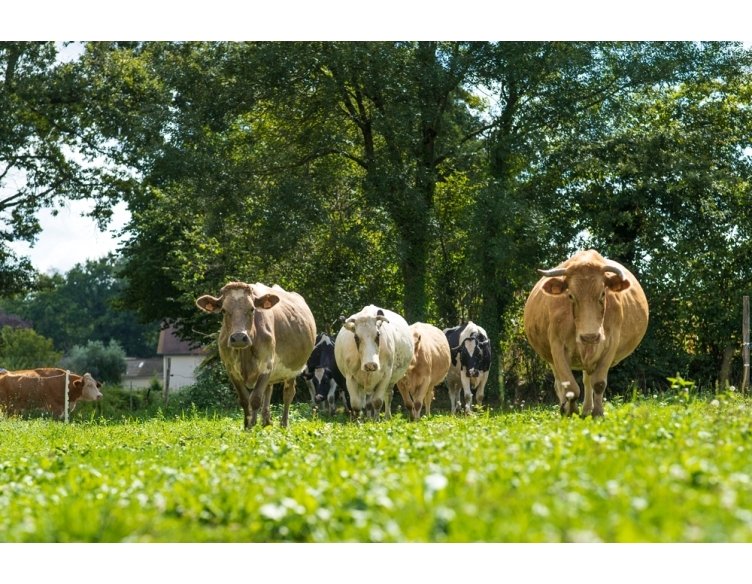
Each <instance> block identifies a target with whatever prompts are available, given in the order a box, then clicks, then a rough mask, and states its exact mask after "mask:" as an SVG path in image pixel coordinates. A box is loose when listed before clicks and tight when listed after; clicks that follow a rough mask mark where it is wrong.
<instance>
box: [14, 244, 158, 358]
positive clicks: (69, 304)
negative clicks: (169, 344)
mask: <svg viewBox="0 0 752 584" xmlns="http://www.w3.org/2000/svg"><path fill="white" fill-rule="evenodd" d="M119 267H120V262H119V261H118V259H117V258H116V257H115V256H114V255H113V254H110V255H108V256H106V257H103V258H100V259H98V260H87V261H86V262H85V263H83V264H76V265H75V266H74V267H73V268H71V269H70V270H69V271H68V272H67V273H65V274H59V273H54V274H51V275H45V274H40V275H39V276H38V278H37V282H36V285H35V287H34V289H32V290H30V291H28V292H27V293H25V294H23V295H19V296H18V297H16V298H13V299H7V300H4V301H2V303H0V305H2V306H3V307H4V308H5V309H6V310H7V311H9V312H12V313H14V314H18V315H21V316H23V317H24V318H26V319H28V320H30V321H31V322H32V323H34V327H35V328H36V329H37V330H38V331H39V332H40V333H41V334H43V335H45V336H47V337H49V338H50V339H52V340H53V341H54V343H55V346H56V347H57V348H58V349H59V350H62V351H68V350H70V349H71V348H72V347H73V346H74V345H81V344H83V343H84V342H86V341H90V340H92V341H102V342H103V343H108V342H110V340H111V339H114V340H116V341H117V342H118V343H120V345H121V346H122V347H123V348H124V349H125V351H126V354H128V355H129V356H136V357H150V356H153V355H155V354H156V350H157V338H158V334H159V324H158V323H157V322H151V323H147V324H144V323H141V322H139V319H138V317H137V315H136V314H135V313H134V312H133V311H129V310H124V309H122V308H121V307H120V305H119V303H120V294H121V292H122V290H123V288H124V287H125V282H124V280H123V279H122V277H121V276H120V274H119V273H118V269H119Z"/></svg>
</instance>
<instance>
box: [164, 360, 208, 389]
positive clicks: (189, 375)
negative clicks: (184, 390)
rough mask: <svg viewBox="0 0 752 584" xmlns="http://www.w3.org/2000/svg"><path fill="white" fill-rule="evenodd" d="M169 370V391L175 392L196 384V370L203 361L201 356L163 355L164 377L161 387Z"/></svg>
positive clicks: (165, 381)
mask: <svg viewBox="0 0 752 584" xmlns="http://www.w3.org/2000/svg"><path fill="white" fill-rule="evenodd" d="M168 360H169V370H170V391H175V390H176V389H180V388H181V387H185V386H186V385H193V384H194V383H196V368H197V367H198V366H199V365H200V364H201V361H203V360H204V357H203V355H165V356H164V369H163V371H164V377H163V379H162V387H165V386H166V383H167V377H166V376H167V370H168Z"/></svg>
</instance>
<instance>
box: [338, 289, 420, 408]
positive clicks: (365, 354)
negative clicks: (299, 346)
mask: <svg viewBox="0 0 752 584" xmlns="http://www.w3.org/2000/svg"><path fill="white" fill-rule="evenodd" d="M412 356H413V338H412V335H411V334H410V327H409V326H408V325H407V322H406V321H405V319H404V318H402V317H401V316H400V315H399V314H397V313H395V312H392V311H391V310H387V309H385V308H379V307H378V306H374V305H373V304H370V305H368V306H365V307H364V308H363V309H362V310H361V311H360V312H357V313H355V314H353V315H352V316H350V317H349V318H348V319H346V320H345V322H344V323H343V325H342V328H341V329H340V331H339V333H337V338H336V339H335V341H334V357H335V360H336V362H337V366H338V367H339V369H340V371H341V372H342V374H343V375H344V376H345V382H346V384H347V391H348V393H349V394H350V406H351V408H352V419H355V420H357V419H358V418H359V416H360V413H361V412H362V411H363V410H364V409H366V410H367V412H368V413H369V414H370V415H371V416H373V417H374V418H376V417H378V415H379V413H380V411H381V406H382V404H383V405H384V406H385V412H384V415H385V417H386V418H391V417H392V405H391V404H392V394H393V393H394V384H395V383H397V381H398V380H400V379H401V378H402V377H403V376H404V375H405V372H406V371H407V368H408V366H409V365H410V359H412Z"/></svg>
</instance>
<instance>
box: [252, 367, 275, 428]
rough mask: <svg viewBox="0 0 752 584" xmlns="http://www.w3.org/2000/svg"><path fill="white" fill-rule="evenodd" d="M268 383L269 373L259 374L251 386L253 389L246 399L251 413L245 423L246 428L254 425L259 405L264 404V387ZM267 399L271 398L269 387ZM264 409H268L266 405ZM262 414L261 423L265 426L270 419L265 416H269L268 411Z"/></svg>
mask: <svg viewBox="0 0 752 584" xmlns="http://www.w3.org/2000/svg"><path fill="white" fill-rule="evenodd" d="M268 385H269V374H268V373H267V374H266V375H259V378H258V380H257V381H256V385H255V387H254V388H253V391H252V392H251V395H250V397H249V399H248V401H249V404H250V408H251V413H250V416H249V417H250V419H249V421H248V423H247V424H246V428H252V427H253V426H255V425H256V420H257V418H258V411H259V410H260V409H261V406H262V405H264V402H266V399H265V398H266V389H267V386H268ZM269 400H271V388H269ZM265 410H268V406H267V407H266V408H265ZM262 416H263V424H264V425H265V426H266V425H267V424H269V422H270V420H267V417H270V416H269V414H268V411H267V413H266V414H264V413H262Z"/></svg>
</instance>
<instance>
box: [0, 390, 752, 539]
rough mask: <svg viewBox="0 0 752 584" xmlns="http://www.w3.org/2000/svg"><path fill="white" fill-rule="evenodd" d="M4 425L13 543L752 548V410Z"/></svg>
mask: <svg viewBox="0 0 752 584" xmlns="http://www.w3.org/2000/svg"><path fill="white" fill-rule="evenodd" d="M278 423H279V412H278V411H275V412H274V426H272V427H267V428H260V427H259V428H256V429H254V430H252V431H250V432H244V431H243V430H242V422H241V420H240V418H239V416H237V415H236V416H232V415H226V416H213V417H207V416H203V415H201V414H199V413H197V412H193V413H189V414H184V415H182V416H180V417H173V418H169V417H166V416H157V417H155V418H152V419H147V420H128V419H122V420H121V421H112V420H103V419H101V418H95V417H92V419H90V420H83V421H82V420H77V421H75V422H74V423H72V424H69V425H64V424H62V423H57V422H51V421H49V420H44V419H33V420H20V419H0V435H1V436H2V439H1V440H0V541H2V542H382V541H383V542H752V456H750V447H751V446H752V442H751V441H752V404H751V403H750V402H749V401H747V400H745V399H743V398H741V397H738V396H736V395H733V394H727V395H722V396H719V397H718V398H716V399H713V400H712V401H711V398H707V399H694V400H693V399H690V398H688V397H677V398H675V399H668V400H660V399H641V400H637V401H635V402H634V403H627V404H621V405H614V404H611V405H609V406H608V407H607V410H606V418H605V419H600V420H592V419H585V420H582V419H579V418H573V419H562V418H561V417H560V416H559V415H558V410H557V409H555V408H547V409H537V410H526V411H520V412H513V413H498V412H495V411H491V412H490V413H489V412H481V413H478V414H476V415H474V416H471V417H450V416H448V415H443V414H439V415H434V416H433V417H431V418H428V419H423V420H421V421H420V422H419V423H410V422H407V421H406V420H405V419H404V418H402V416H396V417H395V418H393V419H392V420H391V421H381V422H379V423H373V422H366V423H362V424H352V423H349V422H346V421H345V420H344V418H341V419H336V420H334V421H329V420H327V419H325V418H313V417H311V415H310V410H309V408H308V406H306V405H302V404H301V405H297V406H295V408H294V409H293V411H292V414H291V422H290V427H289V428H288V429H283V428H280V427H279V425H278Z"/></svg>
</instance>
